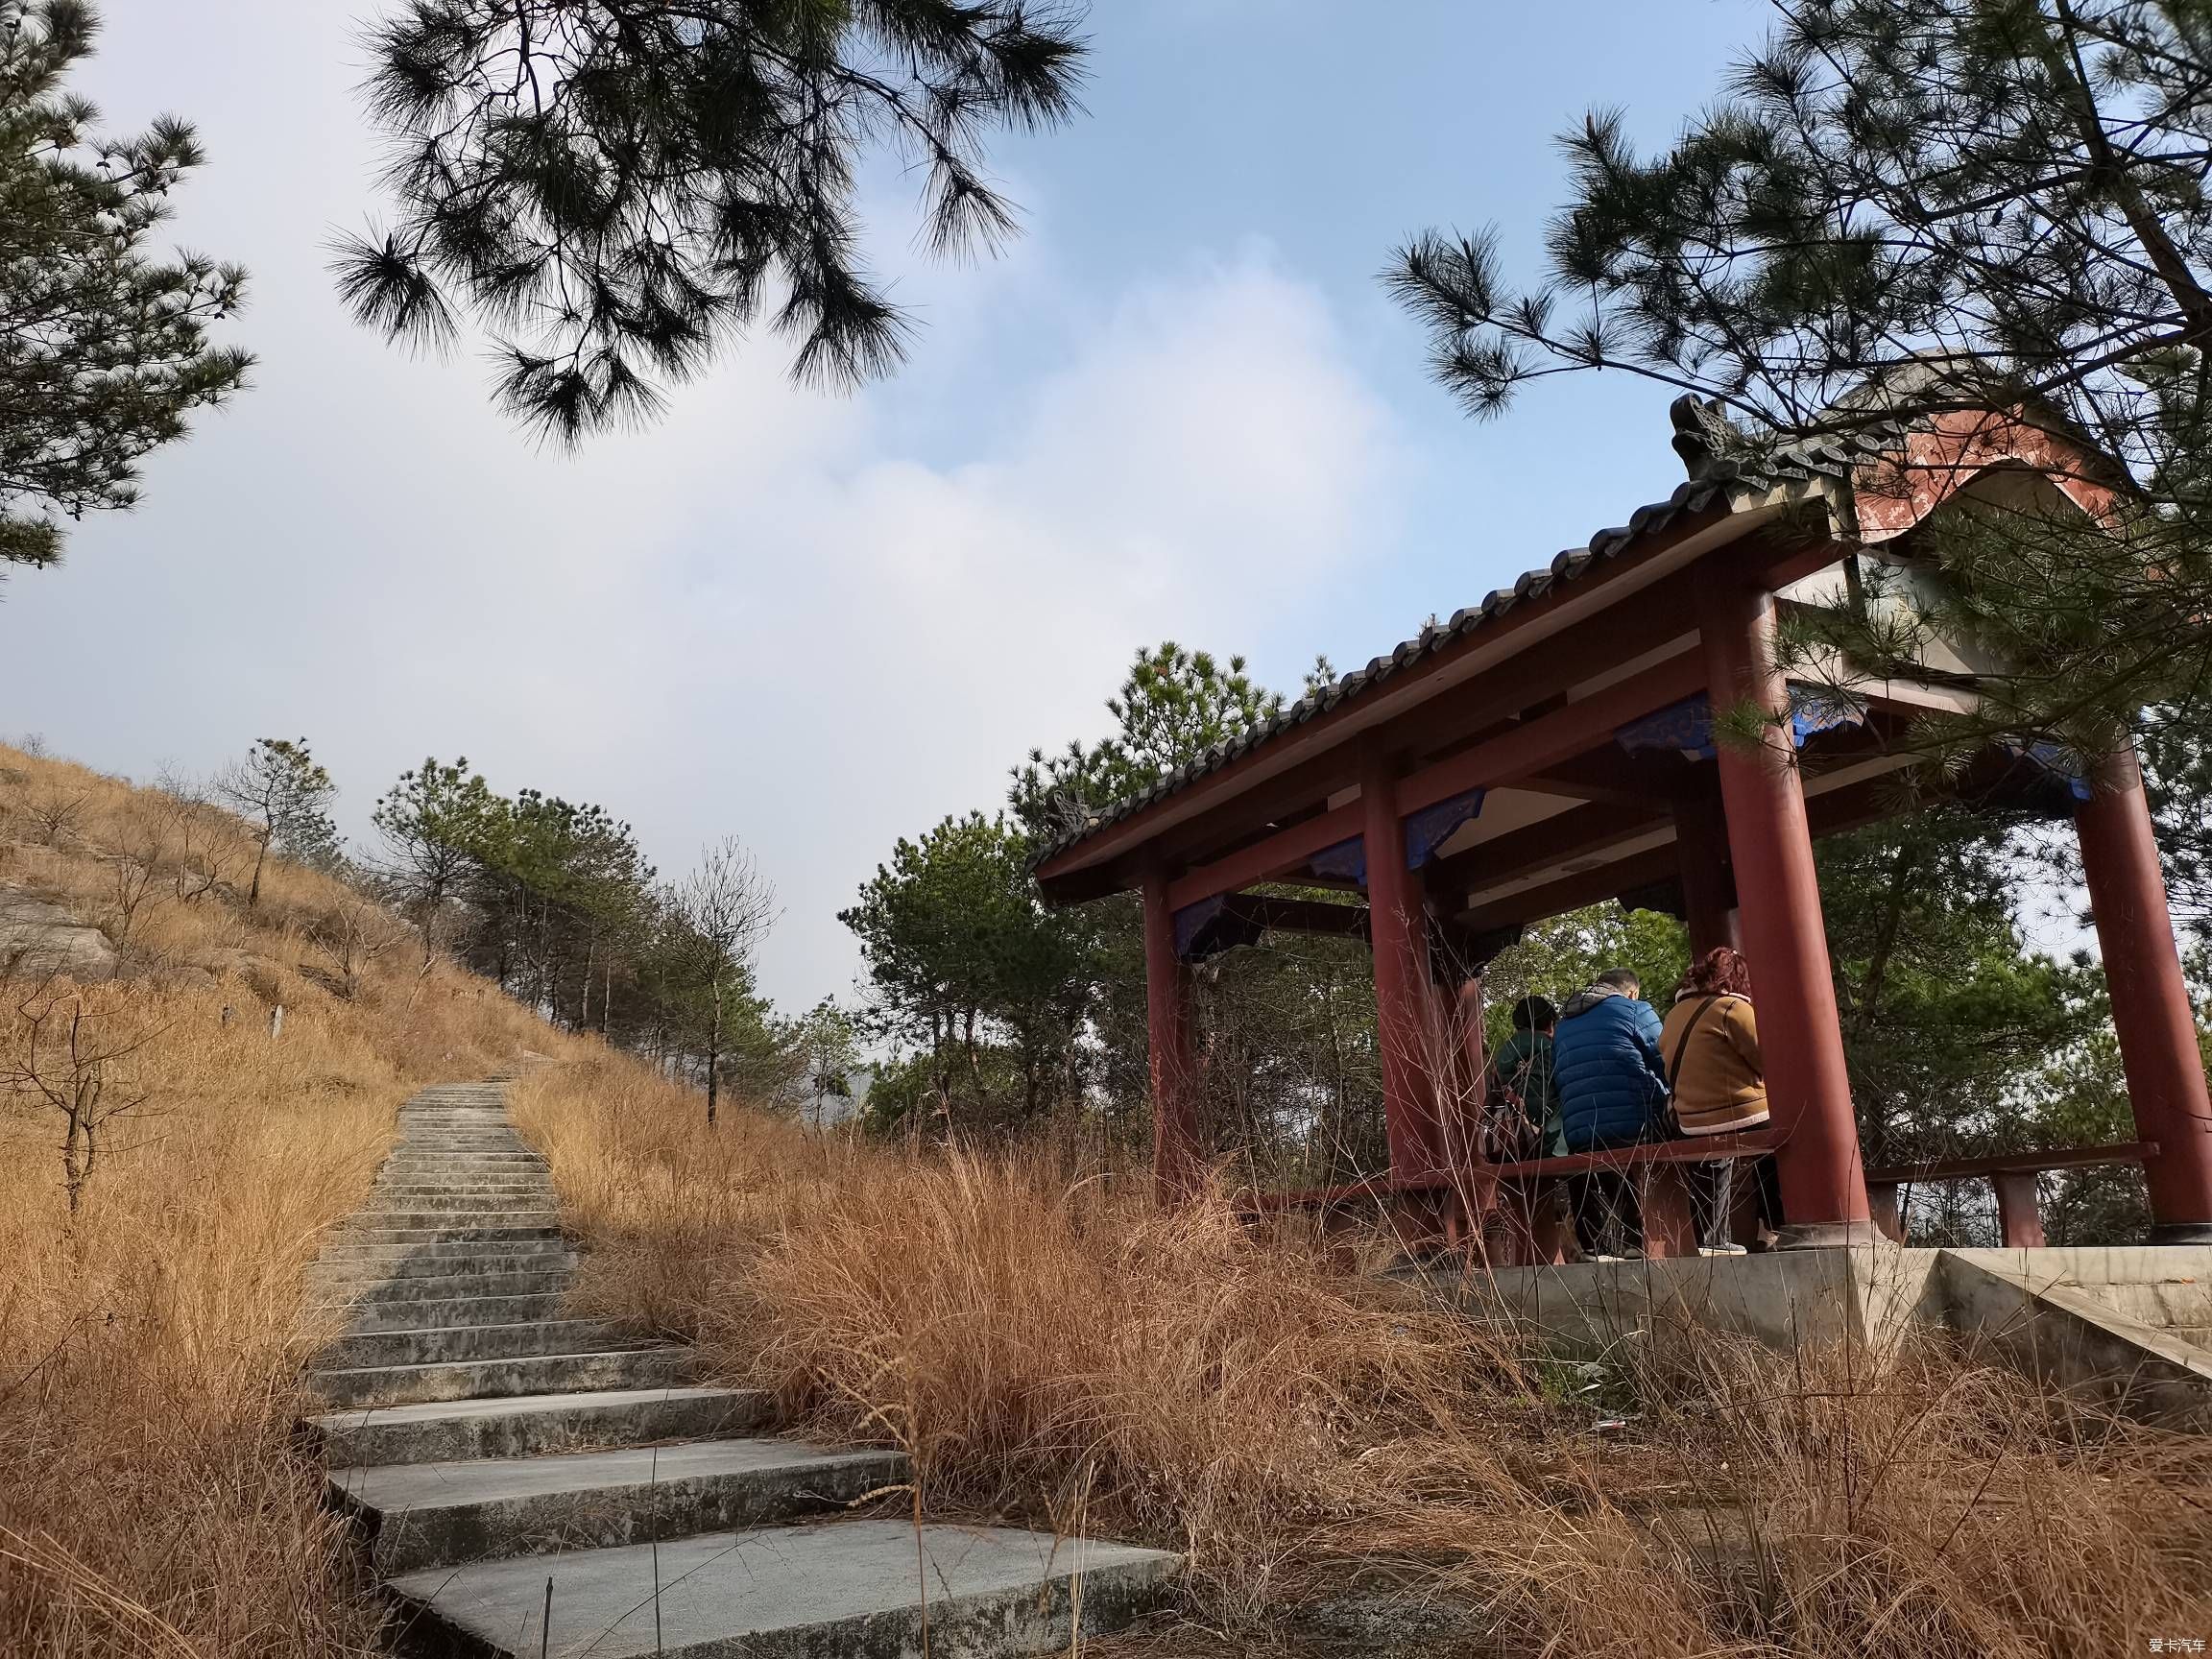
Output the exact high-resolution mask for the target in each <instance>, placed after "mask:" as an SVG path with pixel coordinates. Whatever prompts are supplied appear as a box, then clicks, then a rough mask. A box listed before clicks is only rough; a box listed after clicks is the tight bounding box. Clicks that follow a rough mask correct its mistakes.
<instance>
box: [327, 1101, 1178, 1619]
mask: <svg viewBox="0 0 2212 1659" xmlns="http://www.w3.org/2000/svg"><path fill="white" fill-rule="evenodd" d="M575 1263H576V1258H575V1254H574V1252H573V1251H572V1250H571V1248H570V1247H569V1245H568V1244H567V1242H566V1241H565V1239H564V1238H563V1237H562V1235H561V1232H560V1227H559V1224H558V1216H557V1213H556V1210H555V1201H554V1197H553V1190H552V1185H551V1182H550V1180H549V1178H548V1177H547V1174H546V1171H545V1167H544V1165H543V1162H542V1160H541V1159H540V1158H539V1157H538V1156H537V1155H536V1154H535V1153H533V1152H531V1151H530V1150H529V1149H528V1148H527V1147H526V1146H524V1145H523V1144H522V1142H521V1140H520V1138H519V1137H517V1135H516V1133H515V1132H514V1130H513V1129H512V1127H510V1126H509V1124H508V1121H507V1114H506V1105H505V1099H504V1094H503V1091H502V1090H501V1088H500V1086H499V1085H497V1084H472V1085H459V1086H449V1087H444V1088H437V1089H427V1090H424V1091H423V1092H422V1093H421V1094H419V1095H417V1096H416V1097H415V1098H414V1099H413V1100H411V1101H409V1102H408V1104H407V1105H406V1106H405V1107H403V1108H402V1109H401V1113H400V1136H399V1142H398V1144H397V1146H396V1148H395V1149H394V1151H393V1153H392V1156H391V1157H390V1159H389V1160H388V1161H387V1162H386V1164H385V1165H384V1167H383V1169H382V1170H381V1171H380V1172H379V1174H378V1176H377V1182H376V1190H375V1196H374V1197H373V1200H372V1202H371V1206H370V1208H369V1209H368V1210H366V1211H364V1212H363V1213H362V1214H359V1215H358V1216H356V1217H354V1219H353V1220H352V1221H351V1222H350V1223H349V1224H348V1225H347V1227H346V1228H345V1229H344V1230H343V1231H341V1232H340V1233H338V1234H336V1235H334V1236H333V1237H332V1238H331V1240H330V1242H329V1244H328V1245H327V1246H326V1247H325V1250H324V1252H323V1254H322V1256H321V1258H320V1259H319V1260H318V1262H316V1264H315V1266H314V1267H313V1268H312V1269H311V1270H310V1272H311V1275H312V1284H313V1286H314V1288H315V1289H316V1290H317V1291H319V1292H320V1293H321V1294H322V1295H323V1296H324V1297H325V1299H327V1300H331V1301H338V1302H342V1303H343V1304H344V1305H345V1306H346V1307H347V1308H348V1309H349V1311H350V1313H351V1324H350V1327H349V1331H348V1332H347V1334H345V1335H344V1336H343V1337H341V1338H340V1339H339V1340H338V1341H337V1342H335V1343H334V1344H332V1345H331V1346H330V1347H329V1348H328V1349H326V1350H325V1352H324V1353H323V1354H322V1355H321V1356H319V1358H318V1369H316V1370H315V1371H314V1372H312V1373H311V1377H310V1380H311V1382H312V1383H313V1384H314V1386H315V1388H316V1389H317V1390H318V1391H319V1392H320V1393H321V1394H322V1395H323V1397H324V1399H325V1401H326V1402H327V1403H328V1404H329V1406H330V1407H332V1409H330V1410H329V1411H328V1412H327V1413H325V1414H324V1415H321V1416H317V1417H314V1418H312V1419H310V1426H311V1428H312V1430H313V1431H314V1432H315V1433H316V1434H317V1435H318V1436H319V1438H320V1439H321V1442H322V1444H323V1446H324V1449H325V1455H327V1457H328V1460H329V1464H330V1469H331V1475H330V1492H331V1498H332V1502H333V1503H335V1504H336V1505H338V1506H339V1507H340V1508H342V1509H344V1510H346V1511H347V1512H348V1513H349V1514H350V1515H352V1516H353V1517H354V1518H355V1520H356V1522H357V1523H358V1525H359V1527H360V1528H361V1530H362V1532H363V1534H364V1536H365V1537H366V1538H367V1540H368V1548H369V1551H370V1553H371V1556H372V1558H373V1562H374V1565H375V1568H376V1572H377V1574H378V1575H379V1577H380V1578H382V1579H383V1580H384V1582H385V1585H386V1588H387V1589H388V1590H389V1592H390V1593H391V1594H392V1595H393V1596H394V1597H395V1598H397V1600H398V1602H399V1603H400V1605H401V1607H402V1610H403V1612H404V1614H405V1620H404V1623H405V1628H406V1632H407V1637H406V1640H407V1641H408V1643H409V1644H410V1646H411V1647H414V1648H415V1649H416V1650H418V1651H422V1652H430V1653H463V1654H469V1655H513V1656H516V1659H521V1656H524V1655H527V1656H529V1659H538V1656H540V1655H543V1656H544V1659H564V1656H565V1659H581V1656H582V1655H584V1654H587V1653H589V1654H590V1655H592V1656H593V1659H622V1656H624V1655H632V1654H655V1655H664V1656H666V1659H710V1656H711V1659H730V1656H735V1655H743V1656H745V1659H830V1656H831V1655H837V1656H839V1659H843V1656H845V1655H854V1656H864V1659H894V1656H904V1655H907V1654H915V1655H919V1654H921V1653H923V1652H924V1651H925V1649H926V1651H928V1652H929V1653H931V1654H933V1655H937V1656H939V1659H985V1656H996V1655H1014V1654H1027V1653H1046V1652H1052V1651H1057V1650H1064V1649H1066V1648H1067V1647H1068V1646H1069V1644H1070V1639H1071V1635H1072V1632H1073V1631H1074V1629H1075V1628H1076V1626H1077V1624H1078V1623H1079V1624H1080V1626H1081V1628H1082V1629H1083V1630H1085V1631H1087V1632H1100V1631H1106V1630H1111V1629H1114V1628H1117V1627H1118V1626H1120V1625H1122V1624H1125V1623H1128V1622H1129V1621H1130V1620H1131V1619H1132V1618H1134V1617H1135V1616H1136V1615H1137V1614H1139V1613H1140V1612H1142V1610H1143V1609H1144V1608H1145V1607H1146V1606H1148V1605H1149V1604H1151V1603H1152V1602H1153V1601H1154V1600H1156V1599H1157V1598H1158V1596H1159V1594H1160V1592H1161V1589H1162V1588H1163V1586H1164V1585H1165V1583H1166V1579H1167V1577H1168V1575H1170V1574H1171V1573H1172V1572H1173V1571H1174V1569H1175V1567H1176V1566H1177V1558H1176V1557H1174V1556H1173V1555H1169V1554H1166V1553H1163V1552H1161V1551H1151V1550H1137V1549H1131V1548H1127V1547H1125V1546H1119V1545H1110V1544H1094V1543H1088V1542H1076V1541H1070V1540H1055V1539H1053V1538H1051V1537H1050V1536H1047V1535H1046V1534H1043V1533H1037V1532H1027V1531H1022V1530H1018V1529H1014V1528H1008V1527H952V1526H945V1525H929V1526H925V1527H920V1528H919V1529H917V1528H916V1527H914V1526H913V1525H912V1524H911V1523H910V1522H907V1521H904V1520H887V1519H878V1518H870V1517H864V1516H851V1515H848V1514H846V1513H845V1512H844V1511H845V1506H846V1505H849V1504H852V1503H854V1501H855V1500H858V1499H861V1498H863V1497H865V1496H866V1495H868V1494H870V1493H874V1492H878V1491H880V1490H881V1489H883V1488H885V1487H897V1486H898V1485H899V1484H900V1483H901V1482H902V1481H903V1479H905V1468H904V1461H903V1459H902V1457H900V1456H899V1455H897V1454H895V1453H890V1452H882V1451H872V1450H852V1449H839V1448H831V1447H822V1446H808V1445H804V1444H801V1443H799V1442H796V1441H791V1440H781V1439H770V1438H759V1437H756V1431H759V1430H761V1429H763V1428H764V1427H766V1423H767V1416H768V1412H767V1406H766V1402H765V1400H764V1399H763V1397H762V1396H760V1395H759V1394H757V1393H756V1392H753V1391H750V1390H744V1389H730V1388H709V1387H696V1386H690V1385H688V1383H687V1380H688V1377H689V1375H690V1369H691V1354H690V1352H689V1350H687V1349H683V1348H675V1347H669V1346H666V1345H663V1344H657V1343H647V1342H642V1341H638V1340H635V1339H633V1338H631V1337H630V1336H628V1335H627V1334H625V1333H624V1332H623V1331H622V1330H621V1329H620V1328H619V1327H617V1326H614V1325H612V1324H610V1323H608V1322H606V1321H604V1320H596V1319H577V1318H570V1317H566V1316H565V1314H564V1311H563V1301H564V1293H565V1290H566V1288H567V1286H568V1284H569V1281H570V1278H571V1275H572V1274H573V1272H574V1270H575Z"/></svg>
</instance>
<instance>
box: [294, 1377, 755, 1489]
mask: <svg viewBox="0 0 2212 1659" xmlns="http://www.w3.org/2000/svg"><path fill="white" fill-rule="evenodd" d="M767 1417H768V1397H767V1396H766V1395H765V1394H762V1393H760V1392H759V1391H758V1390H757V1389H752V1388H608V1389H595V1390H588V1391H581V1392H576V1393H563V1394H519V1395H512V1396H508V1397H505V1398H499V1399H490V1400H450V1401H438V1402H430V1403H424V1404H418V1405H412V1406H389V1407H378V1408H374V1409H371V1410H352V1411H333V1412H329V1413H327V1414H325V1415H324V1416H320V1417H311V1418H309V1419H308V1420H307V1427H308V1429H309V1430H310V1431H312V1432H313V1434H314V1435H315V1436H316V1438H317V1439H319V1440H320V1441H321V1442H322V1444H323V1449H324V1455H325V1457H327V1458H328V1460H329V1462H330V1465H331V1467H332V1468H334V1469H338V1468H347V1467H349V1466H352V1465H357V1464H358V1465H363V1466H367V1465H373V1464H391V1463H432V1462H442V1461H447V1460H451V1459H454V1458H462V1457H533V1456H537V1455H540V1454H541V1453H564V1452H576V1451H583V1450H586V1449H589V1448H596V1447H611V1446H649V1445H651V1444H653V1443H654V1442H655V1441H660V1440H675V1439H681V1438H685V1437H686V1436H693V1435H709V1434H746V1433H750V1432H752V1431H755V1430H757V1429H758V1428H759V1427H760V1426H761V1425H762V1424H763V1423H764V1422H766V1421H767Z"/></svg>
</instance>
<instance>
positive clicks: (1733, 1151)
mask: <svg viewBox="0 0 2212 1659" xmlns="http://www.w3.org/2000/svg"><path fill="white" fill-rule="evenodd" d="M1777 1144H1779V1139H1778V1137H1776V1135H1775V1134H1774V1133H1773V1131H1771V1130H1753V1131H1751V1132H1749V1133H1746V1134H1741V1135H1707V1136H1700V1137H1698V1138H1696V1139H1694V1140H1681V1141H1653V1142H1645V1143H1643V1144H1641V1145H1636V1146H1623V1147H1617V1148H1614V1149H1611V1150H1608V1151H1604V1152H1576V1153H1571V1154H1569V1155H1568V1156H1566V1157H1562V1158H1531V1159H1527V1160H1525V1161H1522V1162H1519V1163H1513V1164H1477V1165H1474V1166H1470V1167H1467V1168H1463V1169H1458V1170H1438V1171H1435V1172H1433V1173H1431V1174H1426V1175H1416V1176H1410V1177H1407V1178H1403V1179H1398V1178H1392V1177H1390V1176H1378V1177H1374V1178H1371V1179H1369V1180H1365V1181H1355V1182H1351V1183H1348V1184H1347V1185H1344V1186H1341V1187H1321V1188H1309V1189H1305V1190H1298V1191H1287V1192H1265V1193H1258V1194H1254V1195H1253V1196H1252V1198H1251V1199H1249V1200H1248V1204H1249V1207H1250V1208H1251V1210H1253V1211H1254V1212H1256V1213H1260V1214H1265V1213H1267V1212H1270V1211H1279V1210H1292V1209H1313V1210H1320V1211H1323V1212H1328V1211H1343V1210H1346V1209H1349V1208H1355V1207H1361V1208H1363V1207H1368V1206H1373V1207H1374V1208H1376V1209H1377V1210H1379V1211H1381V1212H1382V1213H1383V1215H1384V1216H1385V1217H1386V1218H1388V1219H1389V1220H1390V1221H1392V1222H1393V1223H1394V1224H1396V1225H1397V1226H1398V1227H1399V1229H1400V1233H1401V1236H1402V1237H1404V1238H1405V1239H1406V1241H1407V1244H1408V1246H1414V1247H1418V1246H1419V1245H1421V1244H1423V1243H1426V1244H1429V1245H1431V1246H1432V1245H1433V1244H1434V1243H1435V1242H1436V1240H1437V1238H1438V1236H1439V1235H1441V1238H1442V1240H1443V1242H1444V1243H1445V1244H1446V1245H1447V1246H1457V1245H1458V1244H1459V1243H1460V1242H1461V1241H1462V1240H1463V1239H1464V1238H1466V1237H1467V1235H1468V1233H1469V1232H1470V1231H1471V1230H1472V1231H1475V1232H1478V1233H1479V1235H1480V1237H1481V1242H1482V1248H1483V1249H1484V1251H1485V1252H1486V1254H1487V1255H1488V1256H1489V1258H1490V1260H1491V1261H1492V1262H1496V1263H1497V1264H1498V1265H1500V1266H1540V1265H1543V1264H1545V1263H1549V1262H1564V1261H1566V1260H1567V1259H1568V1255H1569V1243H1570V1240H1571V1239H1572V1238H1573V1233H1572V1230H1571V1229H1570V1228H1569V1227H1568V1226H1567V1225H1565V1224H1564V1222H1563V1221H1562V1219H1561V1218H1560V1217H1559V1215H1558V1214H1557V1210H1558V1205H1557V1202H1556V1197H1557V1193H1558V1190H1559V1188H1560V1185H1561V1183H1562V1182H1564V1181H1565V1179H1566V1178H1567V1177H1568V1176H1570V1175H1578V1174H1581V1173H1583V1172H1585V1171H1587V1170H1592V1169H1619V1170H1624V1171H1628V1172H1630V1173H1632V1174H1633V1175H1634V1176H1635V1178H1636V1187H1637V1198H1638V1200H1639V1202H1640V1204H1641V1206H1642V1209H1643V1214H1644V1235H1645V1253H1646V1254H1647V1255H1648V1256H1650V1257H1653V1258H1666V1257H1671V1256H1694V1255H1695V1254H1696V1250H1697V1239H1696V1229H1695V1225H1694V1224H1693V1221H1692V1215H1691V1207H1690V1189H1689V1185H1688V1182H1687V1181H1686V1179H1685V1170H1686V1167H1687V1166H1690V1165H1693V1164H1709V1163H1714V1162H1717V1161H1719V1160H1720V1159H1723V1158H1726V1159H1734V1160H1742V1159H1749V1158H1763V1157H1766V1156H1767V1154H1769V1153H1771V1152H1772V1151H1773V1150H1774V1148H1775V1147H1776V1145H1777ZM1757 1226H1758V1184H1757V1183H1756V1182H1752V1181H1738V1182H1737V1183H1736V1190H1735V1214H1734V1217H1733V1225H1732V1226H1731V1229H1730V1236H1731V1237H1732V1238H1741V1239H1743V1240H1744V1241H1745V1242H1749V1241H1750V1240H1751V1239H1752V1238H1754V1237H1755V1236H1756V1230H1757Z"/></svg>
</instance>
